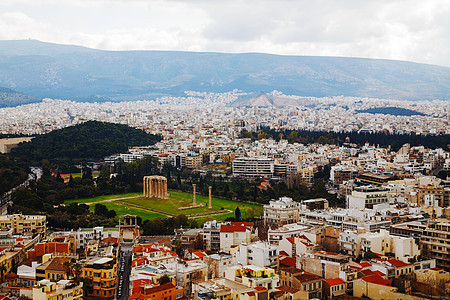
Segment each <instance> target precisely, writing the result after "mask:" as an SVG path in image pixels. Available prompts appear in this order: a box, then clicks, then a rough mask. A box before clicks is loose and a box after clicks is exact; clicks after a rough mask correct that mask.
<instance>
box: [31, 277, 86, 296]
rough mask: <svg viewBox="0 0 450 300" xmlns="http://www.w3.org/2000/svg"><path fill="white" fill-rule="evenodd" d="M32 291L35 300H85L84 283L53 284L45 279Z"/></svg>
mask: <svg viewBox="0 0 450 300" xmlns="http://www.w3.org/2000/svg"><path fill="white" fill-rule="evenodd" d="M32 291H33V294H32V295H33V296H32V298H33V299H35V300H59V299H64V300H73V299H83V283H82V282H80V283H76V282H74V281H70V280H60V281H58V282H51V281H50V280H46V279H44V280H41V281H39V282H38V284H37V285H36V286H34V287H33V290H32Z"/></svg>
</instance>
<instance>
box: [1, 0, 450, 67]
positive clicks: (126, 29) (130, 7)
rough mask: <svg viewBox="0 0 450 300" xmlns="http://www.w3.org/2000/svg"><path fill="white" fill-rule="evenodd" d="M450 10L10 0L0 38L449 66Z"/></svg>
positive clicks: (410, 4) (433, 5)
mask: <svg viewBox="0 0 450 300" xmlns="http://www.w3.org/2000/svg"><path fill="white" fill-rule="evenodd" d="M449 14H450V3H449V2H448V1H446V0H430V1H418V0H415V1H401V0H398V1H387V0H386V1H363V2H361V1H350V0H346V1H339V2H337V1H332V0H326V1H306V0H305V1H288V0H282V1H268V0H263V1H238V0H231V1H210V0H195V1H179V0H156V1H145V0H128V1H126V0H122V1H121V0H89V1H88V0H67V1H56V0H44V1H32V0H20V1H14V0H6V1H1V3H0V39H1V40H16V39H29V38H31V39H37V40H42V41H46V42H53V43H61V44H73V45H81V46H86V47H91V48H96V49H105V50H182V51H202V52H204V51H217V52H227V53H228V52H231V53H241V52H262V53H274V54H287V55H312V56H318V55H320V56H323V55H325V56H345V57H367V58H382V59H395V60H407V61H414V62H420V63H428V64H437V65H443V66H450V61H449V57H448V53H449V52H450V32H449V30H450V29H449V28H450V26H449V23H448V15H449Z"/></svg>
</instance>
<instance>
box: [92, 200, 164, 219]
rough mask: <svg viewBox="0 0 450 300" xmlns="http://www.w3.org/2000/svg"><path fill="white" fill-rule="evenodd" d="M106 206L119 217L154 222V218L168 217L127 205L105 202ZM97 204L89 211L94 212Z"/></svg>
mask: <svg viewBox="0 0 450 300" xmlns="http://www.w3.org/2000/svg"><path fill="white" fill-rule="evenodd" d="M102 204H104V205H105V206H106V207H107V208H108V209H109V210H111V209H113V210H114V211H115V212H116V214H117V216H123V215H126V214H130V215H136V216H139V217H141V218H142V220H146V219H149V220H152V219H154V218H167V215H163V214H159V213H157V212H153V211H148V210H145V209H140V208H136V207H127V206H125V205H122V204H120V203H114V202H104V203H102ZM94 208H95V204H91V205H89V210H91V211H94Z"/></svg>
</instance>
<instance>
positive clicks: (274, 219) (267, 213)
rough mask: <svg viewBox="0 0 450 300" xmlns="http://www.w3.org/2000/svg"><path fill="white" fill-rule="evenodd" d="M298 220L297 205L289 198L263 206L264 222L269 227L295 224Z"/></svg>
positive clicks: (282, 198)
mask: <svg viewBox="0 0 450 300" xmlns="http://www.w3.org/2000/svg"><path fill="white" fill-rule="evenodd" d="M298 220H299V203H297V202H295V201H294V200H292V198H289V197H281V198H280V199H279V200H272V201H270V202H269V204H268V205H264V222H265V223H266V224H269V225H275V226H283V225H286V224H291V223H297V222H298Z"/></svg>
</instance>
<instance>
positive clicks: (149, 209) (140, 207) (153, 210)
mask: <svg viewBox="0 0 450 300" xmlns="http://www.w3.org/2000/svg"><path fill="white" fill-rule="evenodd" d="M133 198H136V197H133ZM122 199H127V198H122ZM120 200H121V199H119V200H115V201H114V202H117V203H120V204H122V205H126V206H131V207H134V208H139V209H142V210H148V211H151V212H156V213H159V214H162V215H166V216H168V217H176V216H177V215H176V214H172V213H168V212H164V211H161V210H157V209H153V208H148V207H144V206H140V205H137V204H131V203H127V202H122V201H120Z"/></svg>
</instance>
